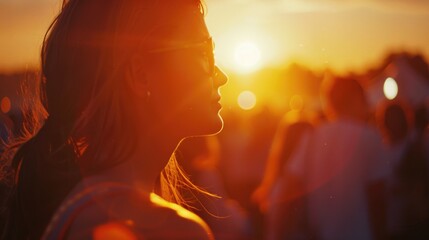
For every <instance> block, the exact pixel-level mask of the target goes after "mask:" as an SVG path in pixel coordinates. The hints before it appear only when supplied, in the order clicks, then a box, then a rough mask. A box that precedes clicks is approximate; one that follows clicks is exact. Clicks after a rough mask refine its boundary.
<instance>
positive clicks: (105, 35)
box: [1, 0, 204, 239]
mask: <svg viewBox="0 0 429 240" xmlns="http://www.w3.org/2000/svg"><path fill="white" fill-rule="evenodd" d="M184 4H194V5H195V7H197V8H199V9H200V12H201V14H204V9H203V6H202V3H201V2H200V1H199V0H181V1H159V0H158V1H157V0H147V1H138V0H128V1H127V0H122V1H119V0H64V2H63V6H62V10H61V12H60V14H59V15H58V16H57V17H56V18H55V19H54V21H53V23H52V24H51V26H50V27H49V29H48V31H47V33H46V35H45V38H44V42H43V45H42V51H41V70H42V74H41V78H40V83H39V88H38V91H37V92H36V98H34V100H33V101H32V102H31V111H30V113H29V114H27V116H25V120H24V122H25V124H24V126H25V128H24V129H25V131H24V132H23V134H22V136H21V137H20V138H19V139H15V141H14V142H13V143H10V144H9V148H8V149H7V150H6V152H5V153H4V154H3V155H2V161H1V170H2V176H1V178H2V180H3V181H4V182H8V183H10V189H11V191H10V194H9V197H8V201H7V204H6V208H4V210H5V212H4V213H3V214H4V216H6V218H5V219H7V221H6V223H5V224H4V226H5V230H4V231H3V234H2V238H4V239H21V238H30V239H36V238H39V237H40V236H41V234H42V233H43V230H44V228H45V226H46V225H47V224H48V222H49V220H50V218H51V215H52V214H53V212H54V211H55V209H56V208H57V207H58V206H59V204H60V203H61V201H62V200H63V199H64V197H65V196H66V195H67V193H68V192H69V191H70V190H71V189H72V188H73V187H74V186H75V185H76V183H77V182H79V180H80V179H81V178H82V176H85V175H91V174H95V173H97V172H100V171H103V170H104V169H108V168H111V167H113V166H115V165H117V164H119V163H121V162H123V161H124V160H126V159H127V157H128V156H129V154H131V152H132V151H133V150H134V148H135V147H136V146H135V143H136V142H137V141H138V137H139V136H137V135H136V134H135V133H133V131H134V128H135V127H136V126H137V125H144V123H142V122H137V119H136V118H135V117H134V116H133V112H135V108H136V107H137V106H131V105H130V104H128V103H129V102H130V101H129V100H130V99H129V96H128V94H127V90H126V86H125V83H124V81H121V79H122V77H123V76H124V75H123V74H124V71H123V69H124V66H126V64H127V63H128V62H127V61H128V60H129V58H130V56H131V54H132V53H133V52H134V51H138V50H143V49H145V48H148V47H150V44H152V43H154V42H156V41H157V39H156V38H155V37H154V36H153V35H152V33H153V32H155V31H157V29H156V28H158V27H161V28H162V27H163V28H167V29H168V25H167V26H166V25H165V24H164V23H163V21H164V20H163V19H166V18H174V17H175V15H174V11H177V9H178V8H177V7H176V5H177V6H180V5H184ZM158 40H159V39H158ZM106 156H108V157H106ZM160 179H161V181H162V182H163V183H161V185H162V186H163V187H162V189H163V190H164V193H163V195H164V196H166V197H167V198H169V199H168V200H172V201H176V202H178V203H180V201H181V198H180V195H179V194H178V193H177V192H176V191H175V186H172V185H179V183H185V184H187V185H189V184H190V182H189V181H188V180H187V179H186V177H185V175H184V174H183V172H182V171H181V170H180V168H178V165H177V163H176V161H175V158H174V157H172V158H171V159H170V161H169V163H168V165H167V167H166V170H165V172H163V173H161V177H160ZM180 179H182V180H180ZM166 186H167V187H166ZM191 186H192V185H191Z"/></svg>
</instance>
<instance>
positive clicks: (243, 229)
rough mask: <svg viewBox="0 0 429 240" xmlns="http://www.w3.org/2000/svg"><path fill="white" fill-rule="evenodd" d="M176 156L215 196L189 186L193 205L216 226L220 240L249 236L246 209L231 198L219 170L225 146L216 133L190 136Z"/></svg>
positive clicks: (195, 181)
mask: <svg viewBox="0 0 429 240" xmlns="http://www.w3.org/2000/svg"><path fill="white" fill-rule="evenodd" d="M176 157H177V160H178V162H179V163H180V165H181V166H183V169H184V171H185V172H186V173H187V174H188V175H189V178H190V180H191V181H192V182H193V183H195V184H196V185H198V186H200V187H202V188H204V189H205V190H207V191H208V192H210V193H213V194H216V196H214V197H210V196H207V195H205V194H202V193H201V192H199V191H195V190H192V189H185V193H184V194H183V195H184V196H189V197H188V199H187V200H188V201H187V202H188V205H189V207H190V208H191V209H192V210H193V211H194V212H195V213H196V214H198V215H199V216H200V217H201V218H202V219H203V220H204V221H205V222H207V224H208V225H209V227H210V228H211V229H212V231H213V234H214V236H215V238H216V239H220V240H221V239H230V240H239V239H249V238H250V225H249V219H248V216H247V214H246V212H245V210H244V209H243V208H242V207H241V206H240V204H239V203H238V202H237V201H235V200H233V199H232V198H230V197H229V195H228V193H227V192H226V189H225V185H224V181H223V179H222V176H221V174H220V172H219V168H218V167H219V166H218V164H219V160H220V157H221V146H220V143H219V140H218V138H217V137H216V136H210V137H193V138H187V139H185V140H184V141H182V142H181V143H180V144H179V147H178V148H177V150H176Z"/></svg>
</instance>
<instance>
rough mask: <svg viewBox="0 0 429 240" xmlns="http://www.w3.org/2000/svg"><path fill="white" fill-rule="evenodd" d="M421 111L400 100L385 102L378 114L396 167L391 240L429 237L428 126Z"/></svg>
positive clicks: (390, 210) (391, 186)
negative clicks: (422, 117) (426, 146)
mask: <svg viewBox="0 0 429 240" xmlns="http://www.w3.org/2000/svg"><path fill="white" fill-rule="evenodd" d="M419 111H420V110H419V109H417V110H416V111H414V110H413V109H412V108H411V106H409V105H407V104H406V103H405V102H404V101H397V100H396V101H388V102H385V103H383V104H382V105H381V106H380V107H379V108H378V111H377V118H376V119H377V122H378V124H379V127H380V129H381V130H382V132H383V133H384V136H385V139H386V142H387V145H388V149H389V152H390V154H389V161H390V163H391V166H392V173H391V175H390V177H389V182H388V204H387V206H388V215H387V223H388V225H387V227H388V234H389V238H390V239H427V238H428V237H429V230H427V229H429V228H428V227H429V224H428V218H429V178H428V159H427V156H426V155H425V152H424V146H423V132H422V129H424V123H423V124H422V123H421V122H423V121H422V120H421V119H420V120H417V118H420V117H419V115H420V114H421V113H420V112H419ZM419 121H420V122H419Z"/></svg>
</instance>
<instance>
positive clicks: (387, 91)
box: [383, 77, 398, 100]
mask: <svg viewBox="0 0 429 240" xmlns="http://www.w3.org/2000/svg"><path fill="white" fill-rule="evenodd" d="M383 92H384V96H386V98H387V99H389V100H392V99H395V98H396V96H397V95H398V84H397V83H396V80H395V79H393V78H391V77H388V78H387V79H386V80H385V81H384V85H383Z"/></svg>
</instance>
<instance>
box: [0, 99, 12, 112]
mask: <svg viewBox="0 0 429 240" xmlns="http://www.w3.org/2000/svg"><path fill="white" fill-rule="evenodd" d="M11 107H12V104H11V102H10V99H9V98H8V97H3V98H2V99H1V103H0V108H1V111H2V113H8V112H9V111H10V109H11Z"/></svg>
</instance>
